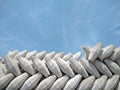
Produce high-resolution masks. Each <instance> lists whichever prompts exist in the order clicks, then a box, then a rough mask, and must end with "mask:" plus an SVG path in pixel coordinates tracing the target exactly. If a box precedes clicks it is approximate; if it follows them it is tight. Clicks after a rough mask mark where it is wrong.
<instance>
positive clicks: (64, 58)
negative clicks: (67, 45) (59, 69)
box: [62, 53, 73, 61]
mask: <svg viewBox="0 0 120 90" xmlns="http://www.w3.org/2000/svg"><path fill="white" fill-rule="evenodd" d="M72 56H73V54H72V53H68V54H66V55H64V56H63V58H62V59H63V60H65V61H67V60H69V59H70V58H71V57H72Z"/></svg>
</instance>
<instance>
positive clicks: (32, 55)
mask: <svg viewBox="0 0 120 90" xmlns="http://www.w3.org/2000/svg"><path fill="white" fill-rule="evenodd" d="M37 53H38V52H37V51H36V50H34V51H32V52H28V53H27V55H26V56H25V58H26V59H28V60H31V59H32V58H33V57H35V56H36V54H37Z"/></svg>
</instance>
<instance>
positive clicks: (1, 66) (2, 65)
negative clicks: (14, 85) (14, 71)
mask: <svg viewBox="0 0 120 90" xmlns="http://www.w3.org/2000/svg"><path fill="white" fill-rule="evenodd" d="M0 68H1V69H2V71H3V73H4V74H7V73H8V69H7V67H6V65H5V64H3V63H1V62H0ZM1 69H0V70H1Z"/></svg>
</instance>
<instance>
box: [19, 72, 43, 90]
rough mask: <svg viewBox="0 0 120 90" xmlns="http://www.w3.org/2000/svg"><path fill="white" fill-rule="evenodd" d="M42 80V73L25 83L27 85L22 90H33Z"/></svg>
mask: <svg viewBox="0 0 120 90" xmlns="http://www.w3.org/2000/svg"><path fill="white" fill-rule="evenodd" d="M41 78H42V75H41V74H40V73H37V74H35V75H33V76H31V77H29V78H28V79H27V80H26V81H25V83H24V84H23V85H22V87H21V89H20V90H33V89H34V88H35V87H36V85H37V84H38V82H39V81H40V79H41Z"/></svg>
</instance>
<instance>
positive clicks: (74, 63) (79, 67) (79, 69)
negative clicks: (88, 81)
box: [70, 58, 88, 78]
mask: <svg viewBox="0 0 120 90" xmlns="http://www.w3.org/2000/svg"><path fill="white" fill-rule="evenodd" d="M70 65H71V67H72V68H73V70H74V71H75V72H76V73H79V74H81V75H82V76H83V77H84V78H87V77H88V73H87V71H86V69H85V68H84V66H83V65H82V64H81V62H80V61H77V60H76V59H74V58H71V59H70Z"/></svg>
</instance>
